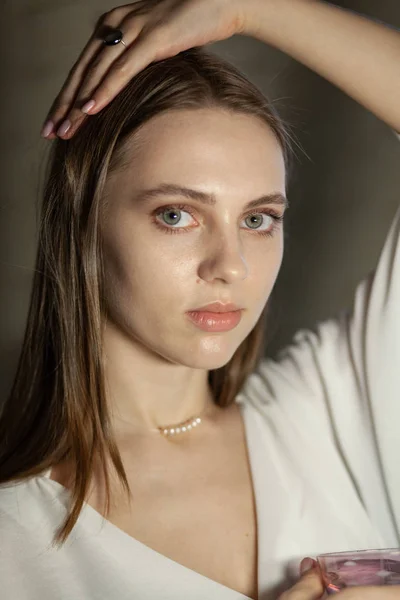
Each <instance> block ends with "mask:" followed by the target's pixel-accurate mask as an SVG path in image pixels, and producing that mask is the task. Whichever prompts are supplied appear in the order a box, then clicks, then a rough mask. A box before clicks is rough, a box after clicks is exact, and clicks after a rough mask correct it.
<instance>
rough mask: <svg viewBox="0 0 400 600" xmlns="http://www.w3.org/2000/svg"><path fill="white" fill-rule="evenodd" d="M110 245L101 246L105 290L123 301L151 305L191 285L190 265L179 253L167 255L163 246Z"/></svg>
mask: <svg viewBox="0 0 400 600" xmlns="http://www.w3.org/2000/svg"><path fill="white" fill-rule="evenodd" d="M136 242H137V243H135V244H133V243H131V242H130V243H129V244H127V243H124V244H123V243H121V241H119V243H118V244H116V243H113V244H109V245H105V246H104V250H103V252H104V274H105V284H106V285H105V287H106V289H108V293H109V294H111V295H113V296H114V297H116V296H118V297H119V298H120V299H121V300H122V301H125V300H128V299H129V301H134V302H136V303H141V302H143V303H149V304H150V303H154V301H155V300H156V299H157V298H158V297H163V298H164V299H165V300H167V299H168V297H171V298H173V297H174V294H175V295H177V293H176V292H178V290H179V291H180V295H181V294H182V290H183V291H185V288H188V287H189V285H190V281H192V279H191V276H190V275H191V273H192V272H193V268H194V266H193V261H192V260H189V259H188V257H187V255H185V254H184V253H182V252H178V253H177V252H176V251H171V252H168V249H167V250H166V248H165V246H163V247H162V248H161V247H160V246H159V245H158V244H152V245H151V244H149V242H148V240H146V241H145V240H143V243H140V240H138V239H137V240H136Z"/></svg>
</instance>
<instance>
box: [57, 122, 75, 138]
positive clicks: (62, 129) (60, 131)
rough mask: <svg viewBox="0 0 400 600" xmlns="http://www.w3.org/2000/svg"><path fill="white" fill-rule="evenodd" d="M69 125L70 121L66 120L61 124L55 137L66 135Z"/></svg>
mask: <svg viewBox="0 0 400 600" xmlns="http://www.w3.org/2000/svg"><path fill="white" fill-rule="evenodd" d="M71 125H72V123H71V121H69V120H68V119H66V120H65V121H64V122H63V123H61V125H60V127H59V128H58V131H57V135H64V134H65V133H67V131H68V129H69V128H70V127H71Z"/></svg>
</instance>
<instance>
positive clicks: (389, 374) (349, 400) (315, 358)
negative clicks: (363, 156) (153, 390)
mask: <svg viewBox="0 0 400 600" xmlns="http://www.w3.org/2000/svg"><path fill="white" fill-rule="evenodd" d="M248 385H249V390H250V394H252V397H253V398H254V400H253V403H255V404H257V403H258V405H259V406H260V407H261V410H262V411H264V413H265V414H266V415H267V414H268V418H270V419H273V421H274V426H276V431H277V432H278V433H277V435H280V436H281V437H282V436H287V438H288V439H287V441H285V443H286V444H287V446H288V448H289V446H290V444H291V443H293V444H294V442H291V440H290V438H291V434H290V433H289V432H290V431H294V430H295V429H294V428H296V431H300V432H301V435H302V436H303V438H302V439H304V443H307V439H313V440H314V444H315V446H316V447H318V444H319V442H320V447H321V448H322V447H323V445H324V444H325V440H326V439H327V438H329V440H330V441H329V443H330V444H331V445H333V446H334V447H335V448H336V449H337V453H338V454H339V455H340V457H341V460H342V461H343V464H344V465H345V467H346V469H347V470H348V472H349V473H350V475H351V477H352V479H353V480H354V483H355V485H356V487H357V490H358V492H359V494H360V497H361V498H362V501H363V503H364V505H365V506H366V508H367V510H368V512H369V514H370V515H371V516H373V517H374V518H375V520H376V522H377V523H378V525H379V527H380V530H381V531H382V533H383V535H385V534H387V535H386V538H387V539H391V540H393V539H394V538H393V535H394V533H393V532H394V531H395V535H396V536H397V539H398V541H399V543H400V207H399V209H398V210H397V213H396V215H395V218H394V220H393V222H392V225H391V227H390V230H389V233H388V235H387V238H386V241H385V244H384V247H383V250H382V252H381V254H380V257H379V261H378V265H377V268H376V269H375V270H374V271H373V272H372V273H371V274H370V275H369V276H368V277H367V278H366V279H364V280H363V281H362V282H361V283H360V284H359V285H358V286H357V288H356V292H355V295H354V300H353V303H352V306H350V308H349V309H347V310H343V311H342V312H341V313H340V314H339V315H338V316H337V317H336V318H334V319H329V320H327V321H325V322H322V323H320V324H318V325H317V326H316V327H315V328H314V329H312V330H311V329H310V330H300V331H299V332H298V333H297V334H296V335H295V336H294V338H293V341H292V343H291V344H290V345H289V346H287V347H286V348H284V349H283V350H282V351H281V352H280V353H279V355H278V357H277V359H276V360H272V359H264V360H263V361H261V363H260V366H259V368H258V369H257V370H256V372H255V373H254V375H253V377H251V378H250V380H249V384H248ZM321 451H322V450H321ZM383 504H385V505H386V509H385V510H386V513H385V515H384V509H383Z"/></svg>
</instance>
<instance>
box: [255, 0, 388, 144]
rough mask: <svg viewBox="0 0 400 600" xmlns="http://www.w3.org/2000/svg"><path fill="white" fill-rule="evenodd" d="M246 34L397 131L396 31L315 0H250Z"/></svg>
mask: <svg viewBox="0 0 400 600" xmlns="http://www.w3.org/2000/svg"><path fill="white" fill-rule="evenodd" d="M251 1H252V2H253V4H254V7H253V9H252V10H251V11H249V21H248V30H249V34H250V35H252V36H254V37H256V38H258V39H260V40H262V41H264V42H267V43H268V44H270V45H272V46H275V47H277V48H279V49H280V50H282V51H283V52H285V53H286V54H289V55H290V56H292V57H293V58H295V59H296V60H298V61H299V62H301V63H302V64H304V65H306V66H307V67H309V68H310V69H312V70H313V71H315V72H316V73H318V74H319V75H321V76H322V77H324V78H325V79H327V80H328V81H330V82H331V83H333V84H334V85H336V86H337V87H338V88H340V89H341V90H343V91H344V92H345V93H346V94H348V95H349V96H351V97H352V98H354V100H356V101H357V102H359V103H360V104H362V105H363V106H364V107H365V108H367V109H368V110H370V111H371V112H372V113H373V114H375V115H376V116H377V117H379V118H380V119H382V121H384V122H385V123H387V124H388V125H389V127H391V128H393V129H394V130H395V131H398V132H400V31H398V30H397V29H394V28H393V27H390V26H388V25H385V24H382V23H378V22H376V21H373V20H371V19H369V18H367V17H364V16H362V15H359V14H357V13H355V12H352V11H349V10H344V9H342V8H339V7H337V6H334V5H333V4H330V3H328V2H321V1H320V0H273V1H271V0H251Z"/></svg>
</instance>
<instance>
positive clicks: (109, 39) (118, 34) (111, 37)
mask: <svg viewBox="0 0 400 600" xmlns="http://www.w3.org/2000/svg"><path fill="white" fill-rule="evenodd" d="M123 37H124V35H123V33H122V31H121V30H120V29H113V30H112V31H110V32H109V33H107V34H106V35H105V36H104V38H103V42H104V43H105V45H106V46H115V45H116V44H119V43H120V42H122V38H123Z"/></svg>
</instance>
